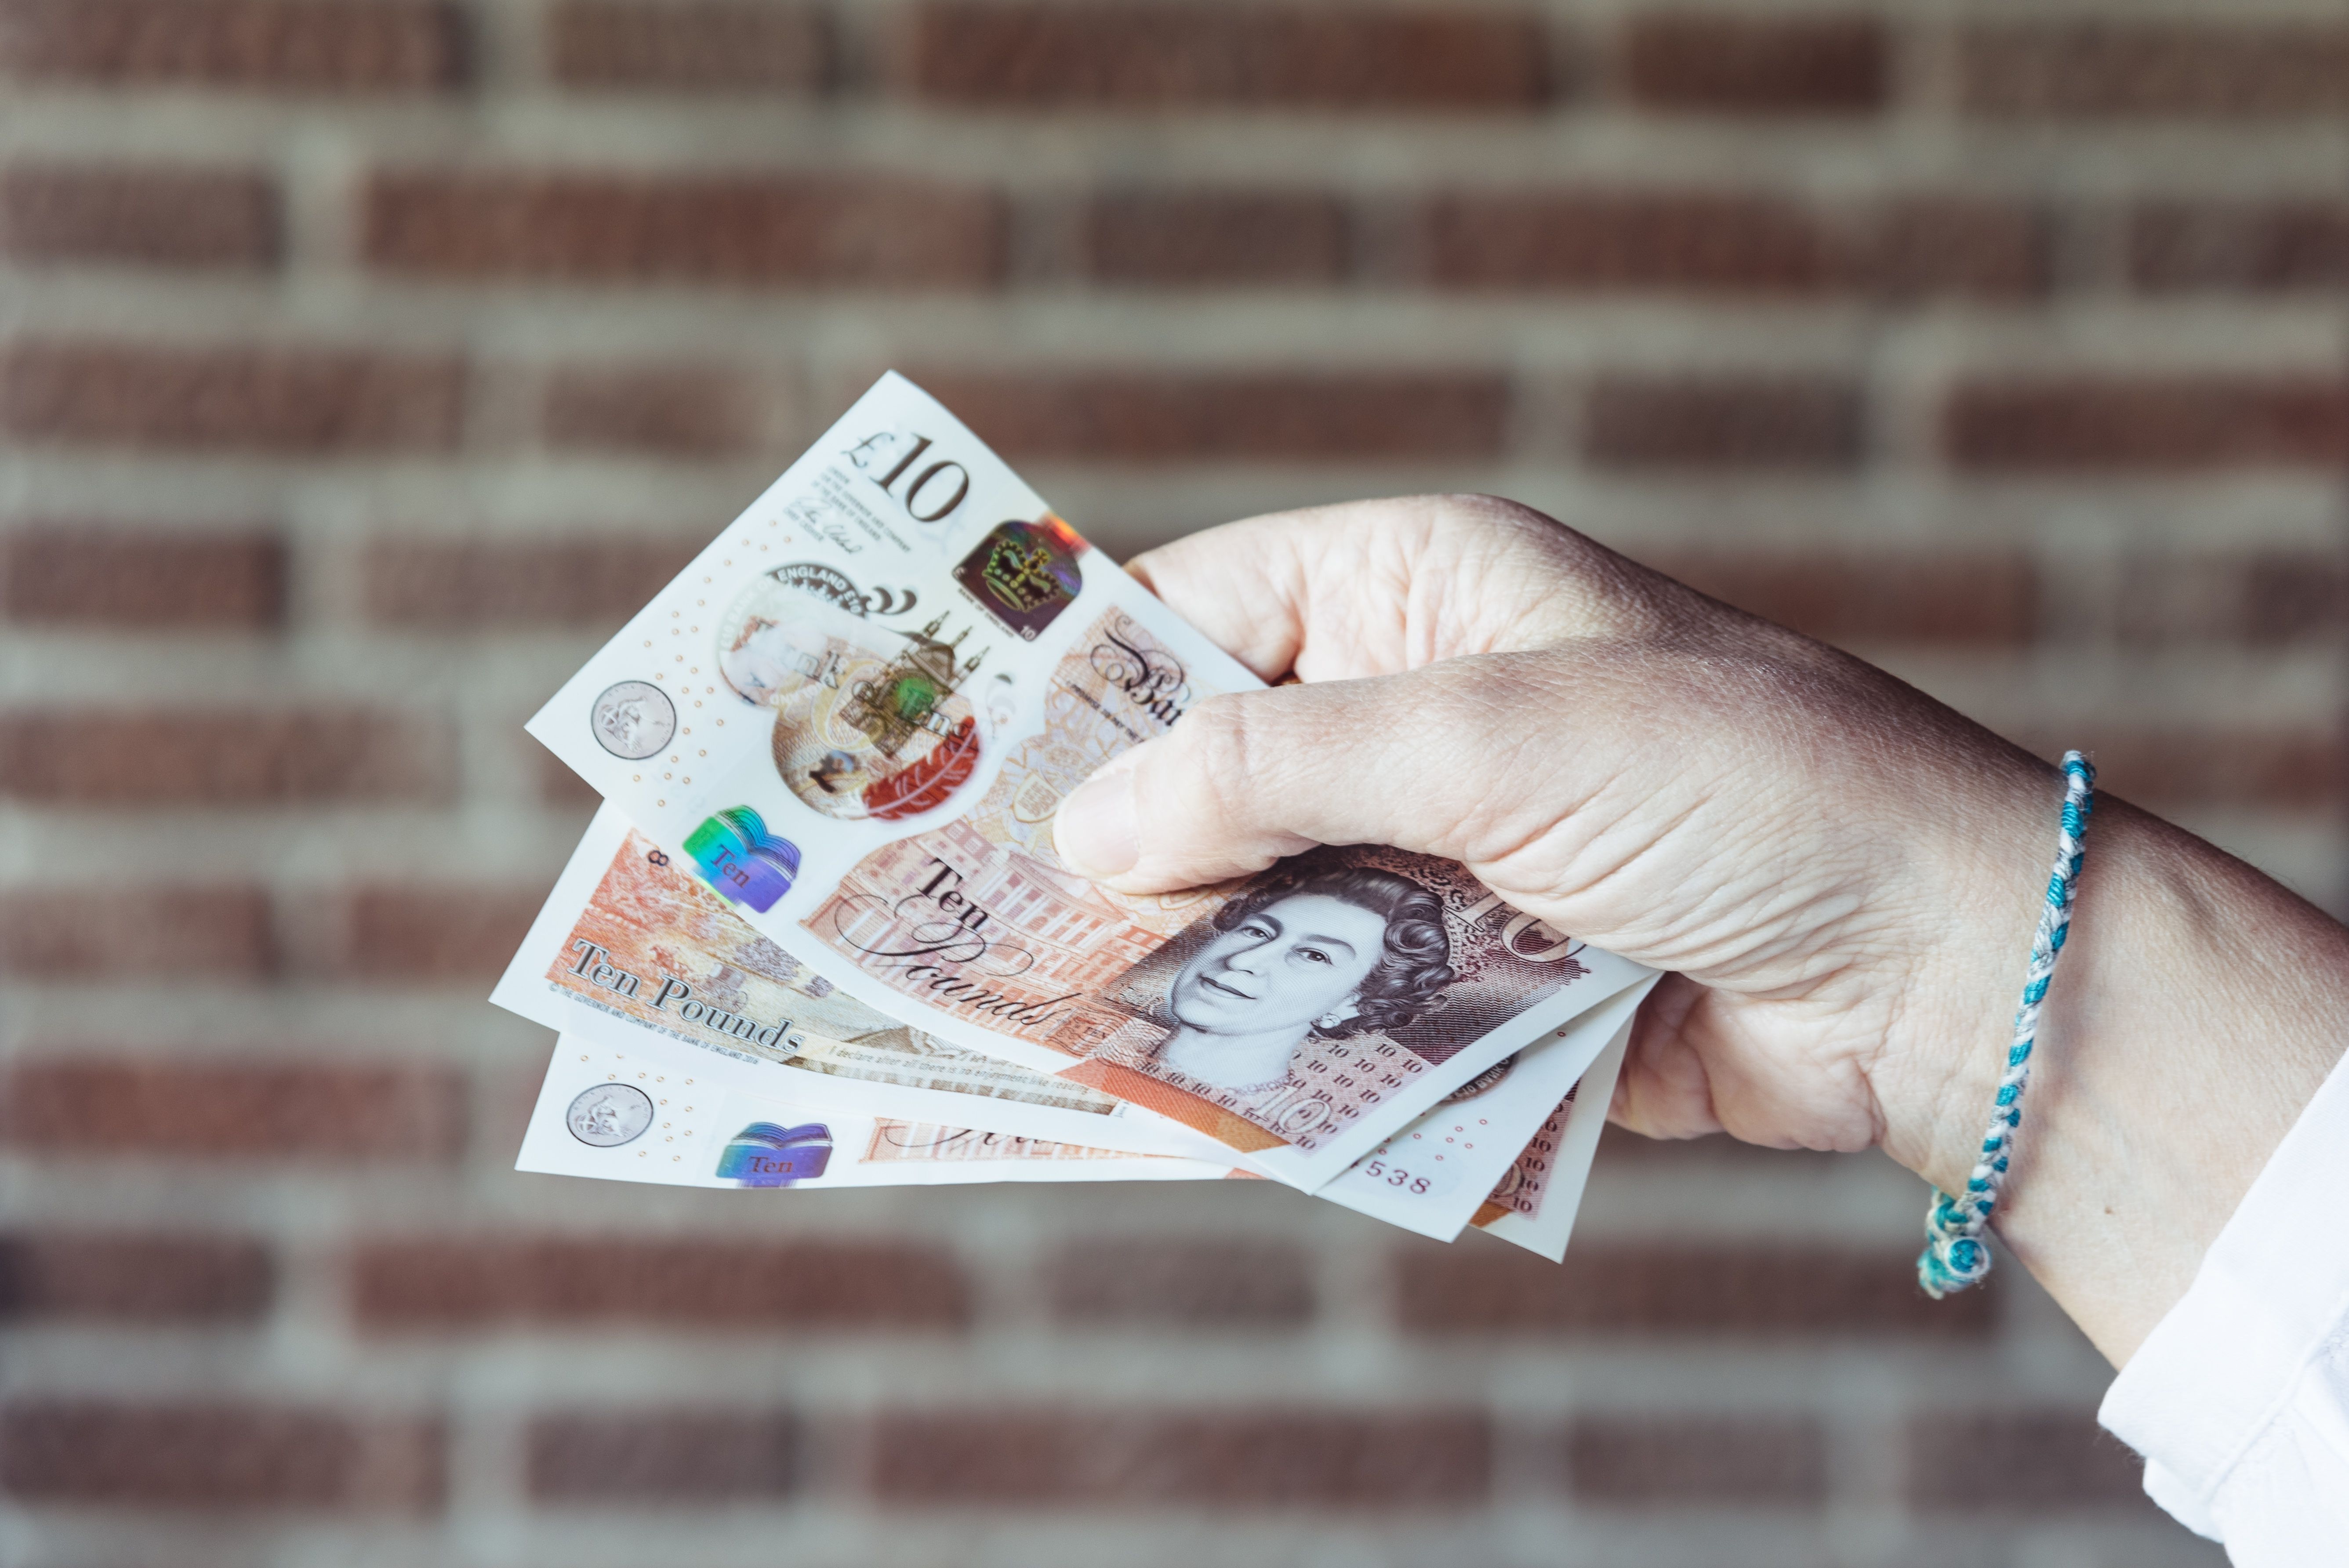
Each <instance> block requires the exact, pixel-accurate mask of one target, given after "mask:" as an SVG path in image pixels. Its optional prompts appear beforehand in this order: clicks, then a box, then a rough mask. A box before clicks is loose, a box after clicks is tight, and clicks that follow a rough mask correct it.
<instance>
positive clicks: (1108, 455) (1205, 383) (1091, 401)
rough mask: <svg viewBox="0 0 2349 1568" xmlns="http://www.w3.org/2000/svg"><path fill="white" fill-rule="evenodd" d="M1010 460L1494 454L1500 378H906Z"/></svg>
mask: <svg viewBox="0 0 2349 1568" xmlns="http://www.w3.org/2000/svg"><path fill="white" fill-rule="evenodd" d="M915 378H916V380H917V381H919V382H920V384H921V385H922V386H923V387H926V388H927V389H928V390H929V391H930V392H931V394H932V395H933V396H935V397H937V398H938V399H939V400H940V401H941V402H943V403H945V404H946V405H947V407H950V408H956V409H959V410H961V411H962V413H963V417H964V418H967V419H968V421H969V422H970V427H971V428H972V429H973V430H975V431H977V432H978V436H979V438H980V439H982V440H984V441H986V442H987V443H988V445H989V446H991V447H993V448H995V449H997V450H998V451H999V452H1002V453H1003V454H1004V455H1005V456H1006V457H1008V458H1010V459H1013V460H1014V461H1017V460H1019V459H1022V458H1073V459H1086V460H1090V461H1096V462H1105V461H1120V460H1123V461H1133V462H1170V461H1186V460H1199V459H1227V460H1259V461H1280V460H1296V461H1332V460H1340V459H1383V460H1387V461H1401V460H1409V459H1441V458H1490V457H1495V456H1497V455H1499V453H1500V451H1501V449H1502V442H1503V439H1504V437H1505V433H1506V424H1507V418H1508V403H1509V387H1508V382H1507V379H1506V377H1503V376H1501V375H1499V374H1497V373H1493V372H1485V371H1474V370H1463V371H1443V370H1373V369H1364V370H1359V371H1351V372H1339V371H1264V372H1256V373H1249V372H1244V371H1179V370H1168V371H1144V370H1099V371H1074V370H1072V371H1065V372H1059V373H1053V372H1042V371H1040V372H1033V373H1027V374H1011V373H989V372H962V371H935V372H926V373H924V374H921V375H917V376H916V377H915Z"/></svg>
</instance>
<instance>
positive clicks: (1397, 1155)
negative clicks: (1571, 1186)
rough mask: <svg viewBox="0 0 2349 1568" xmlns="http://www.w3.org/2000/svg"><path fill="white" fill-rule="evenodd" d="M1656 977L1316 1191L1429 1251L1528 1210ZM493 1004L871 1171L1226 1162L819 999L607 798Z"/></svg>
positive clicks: (564, 1068) (1106, 1106) (597, 1160)
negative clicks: (816, 1120)
mask: <svg viewBox="0 0 2349 1568" xmlns="http://www.w3.org/2000/svg"><path fill="white" fill-rule="evenodd" d="M1650 984H1651V982H1649V981H1645V980H1643V981H1641V982H1639V983H1638V984H1635V985H1632V986H1630V987H1629V988H1628V989H1626V990H1624V991H1622V992H1619V993H1618V994H1617V995H1614V996H1612V997H1610V998H1609V999H1608V1000H1607V1001H1606V1002H1604V1003H1601V1004H1600V1005H1599V1006H1596V1007H1593V1008H1591V1009H1590V1010H1589V1011H1588V1013H1587V1014H1585V1015H1584V1016H1582V1017H1580V1018H1578V1019H1576V1020H1574V1021H1573V1022H1572V1023H1571V1024H1568V1025H1567V1026H1563V1027H1561V1028H1559V1029H1557V1030H1556V1031H1554V1032H1553V1034H1552V1035H1551V1036H1550V1037H1547V1038H1545V1039H1543V1040H1540V1041H1537V1042H1536V1043H1535V1044H1534V1045H1532V1046H1529V1047H1526V1049H1524V1050H1522V1051H1520V1052H1519V1053H1517V1055H1516V1057H1511V1058H1509V1059H1508V1060H1506V1061H1504V1062H1501V1063H1499V1064H1496V1065H1495V1066H1494V1067H1493V1068H1487V1069H1486V1070H1485V1072H1483V1073H1480V1074H1478V1075H1477V1076H1476V1078H1474V1079H1471V1080H1470V1081H1469V1082H1468V1083H1467V1084H1466V1085H1464V1086H1463V1087H1462V1088H1459V1089H1457V1090H1455V1091H1454V1093H1453V1094H1452V1095H1450V1096H1449V1097H1447V1099H1445V1101H1444V1104H1442V1105H1440V1106H1438V1107H1437V1108H1436V1109H1434V1110H1433V1111H1430V1112H1428V1113H1427V1114H1426V1115H1424V1116H1423V1117H1421V1118H1420V1119H1418V1120H1417V1121H1415V1122H1413V1123H1412V1124H1411V1125H1410V1126H1409V1127H1407V1128H1405V1129H1403V1130H1401V1131H1400V1132H1398V1133H1396V1134H1394V1135H1393V1136H1392V1137H1391V1138H1390V1139H1389V1140H1387V1141H1386V1142H1385V1143H1382V1144H1381V1145H1380V1146H1379V1147H1378V1148H1376V1149H1374V1150H1371V1152H1370V1153H1369V1154H1367V1155H1365V1156H1363V1157H1362V1159H1361V1160H1360V1161H1356V1162H1355V1164H1354V1165H1353V1166H1352V1167H1350V1168H1349V1170H1348V1171H1347V1172H1346V1173H1345V1174H1344V1175H1342V1176H1341V1177H1340V1178H1339V1179H1338V1180H1336V1181H1332V1182H1330V1183H1329V1184H1328V1185H1326V1186H1324V1187H1323V1188H1322V1189H1321V1190H1320V1192H1319V1194H1318V1195H1319V1196H1321V1197H1325V1198H1329V1199H1330V1200H1331V1201H1333V1202H1339V1203H1341V1204H1343V1205H1345V1206H1346V1207H1349V1208H1351V1209H1354V1210H1356V1211H1358V1212H1362V1213H1365V1214H1369V1215H1371V1216H1373V1217H1375V1218H1378V1219H1381V1220H1386V1221H1389V1222H1392V1223H1395V1224H1398V1225H1401V1226H1402V1227H1404V1228H1406V1229H1409V1230H1414V1231H1418V1232H1420V1233H1423V1234H1426V1235H1431V1236H1435V1237H1438V1238H1439V1239H1443V1240H1450V1239H1451V1238H1452V1237H1453V1236H1454V1235H1456V1234H1457V1233H1459V1231H1460V1230H1461V1228H1462V1227H1463V1226H1464V1224H1466V1223H1467V1222H1469V1220H1470V1217H1471V1215H1472V1214H1478V1215H1486V1214H1489V1215H1491V1216H1497V1215H1499V1214H1501V1213H1503V1212H1522V1213H1526V1214H1531V1213H1533V1212H1536V1210H1537V1206H1538V1204H1539V1202H1540V1200H1541V1197H1542V1194H1543V1189H1544V1185H1545V1183H1546V1182H1547V1181H1548V1179H1549V1178H1550V1176H1551V1174H1552V1172H1553V1171H1554V1169H1555V1165H1556V1159H1555V1150H1556V1149H1557V1139H1558V1138H1559V1136H1560V1135H1561V1133H1562V1128H1561V1127H1559V1126H1557V1125H1546V1126H1543V1127H1540V1128H1539V1129H1537V1123H1543V1122H1544V1121H1545V1119H1548V1121H1549V1122H1550V1123H1556V1122H1557V1120H1558V1118H1559V1116H1560V1115H1561V1114H1562V1112H1563V1111H1564V1109H1565V1107H1562V1106H1557V1105H1554V1103H1553V1102H1554V1101H1555V1099H1556V1097H1557V1094H1558V1092H1559V1086H1560V1084H1561V1083H1562V1082H1565V1081H1570V1080H1568V1079H1567V1078H1562V1077H1561V1074H1562V1073H1563V1072H1565V1071H1567V1070H1569V1069H1570V1068H1571V1064H1572V1062H1573V1061H1575V1060H1578V1059H1579V1055H1580V1051H1581V1041H1582V1039H1583V1038H1584V1037H1587V1036H1588V1034H1590V1033H1591V1032H1593V1031H1595V1032H1597V1033H1598V1034H1599V1035H1601V1036H1611V1035H1612V1034H1613V1033H1614V1032H1615V1031H1617V1029H1618V1028H1619V1026H1620V1025H1621V1024H1623V1023H1624V1022H1626V1021H1628V1019H1629V1017H1630V1014H1631V1012H1632V1011H1633V1010H1634V1009H1635V1008H1636V1007H1637V1006H1638V1005H1639V1002H1640V999H1641V998H1642V997H1644V996H1645V995H1646V993H1647V990H1648V987H1649V985H1650ZM492 1000H493V1001H496V1002H498V1003H499V1004H500V1005H502V1006H507V1007H509V1008H511V1009H512V1010H513V1011H515V1012H517V1013H520V1014H522V1015H523V1016H525V1017H529V1018H532V1019H533V1020H535V1021H537V1022H539V1023H543V1024H544V1025H546V1026H548V1027H550V1028H553V1029H555V1030H557V1031H559V1032H562V1033H564V1034H565V1035H567V1036H568V1037H570V1039H571V1041H572V1042H573V1044H574V1048H576V1049H585V1048H588V1047H606V1048H608V1049H609V1050H611V1051H615V1052H618V1053H621V1054H622V1055H623V1056H624V1057H627V1058H628V1059H632V1060H635V1061H636V1062H638V1063H645V1062H652V1061H657V1062H660V1063H664V1064H672V1065H675V1066H676V1067H677V1068H678V1072H679V1073H680V1074H684V1075H688V1076H691V1077H692V1078H694V1079H695V1080H696V1083H697V1085H698V1086H699V1087H701V1088H705V1089H707V1090H709V1091H712V1092H714V1091H715V1090H717V1089H719V1088H727V1087H733V1088H740V1089H742V1090H744V1091H745V1092H746V1093H747V1094H749V1095H750V1097H752V1098H753V1099H770V1100H779V1101H785V1102H790V1103H793V1104H795V1105H797V1106H799V1107H800V1108H801V1109H805V1110H808V1111H809V1112H810V1113H811V1114H814V1113H818V1112H821V1113H823V1114H827V1115H833V1116H835V1117H837V1116H839V1115H843V1114H844V1115H848V1116H853V1117H858V1118H862V1119H864V1120H862V1121H860V1122H859V1123H858V1125H865V1124H866V1123H867V1122H869V1124H870V1125H871V1126H872V1127H874V1128H875V1129H878V1130H880V1131H877V1132H875V1133H874V1135H873V1139H872V1140H868V1146H867V1148H866V1150H865V1154H864V1158H865V1160H866V1161H889V1160H893V1159H905V1158H915V1157H916V1156H913V1155H910V1154H904V1153H901V1152H900V1151H901V1150H924V1151H930V1152H926V1153H925V1154H923V1155H921V1156H919V1157H921V1158H934V1159H1000V1158H1004V1157H1006V1156H1005V1154H1004V1152H1003V1151H1004V1150H1020V1151H1023V1153H1024V1155H1025V1157H1028V1158H1060V1159H1074V1158H1082V1159H1092V1158H1095V1157H1096V1155H1095V1153H1094V1152H1093V1151H1095V1150H1102V1149H1104V1148H1106V1149H1109V1150H1112V1151H1115V1152H1122V1153H1156V1154H1174V1155H1187V1156H1190V1157H1194V1158H1203V1159H1206V1160H1208V1161H1210V1162H1213V1161H1215V1159H1216V1155H1217V1154H1218V1153H1219V1151H1220V1146H1219V1145H1216V1144H1215V1143H1213V1142H1212V1141H1211V1140H1206V1139H1205V1138H1203V1137H1202V1136H1201V1135H1199V1134H1198V1133H1196V1132H1194V1131H1191V1130H1188V1129H1185V1128H1183V1127H1180V1126H1178V1125H1176V1124H1174V1123H1171V1122H1167V1121H1164V1120H1163V1119H1159V1118H1157V1117H1154V1116H1152V1115H1150V1114H1149V1113H1147V1112H1141V1111H1135V1110H1133V1109H1131V1108H1128V1107H1126V1106H1125V1105H1124V1104H1123V1103H1122V1102H1121V1101H1119V1100H1117V1099H1113V1098H1112V1097H1111V1096H1108V1095H1106V1094H1102V1093H1101V1092H1100V1091H1098V1090H1093V1089H1087V1088H1082V1087H1081V1086H1072V1085H1071V1084H1070V1083H1069V1082H1068V1081H1067V1080H1065V1079H1062V1078H1053V1077H1049V1076H1047V1075H1044V1074H1040V1073H1031V1072H1030V1071H1028V1070H1027V1069H1026V1068H1019V1067H1014V1066H1012V1065H1010V1064H1009V1063H1005V1062H1001V1061H999V1060H997V1059H996V1058H994V1057H987V1056H981V1055H978V1054H976V1053H972V1052H965V1051H961V1050H958V1049H957V1048H956V1047H951V1046H947V1045H945V1044H943V1043H941V1042H937V1041H935V1040H930V1039H928V1038H927V1037H924V1036H922V1035H921V1034H920V1033H919V1032H918V1031H916V1030H912V1029H909V1028H907V1027H906V1026H903V1025H899V1024H895V1023H894V1022H893V1021H892V1020H890V1019H889V1018H887V1017H885V1016H882V1015H880V1014H877V1013H874V1012H873V1011H872V1010H871V1009H869V1008H866V1007H865V1006H864V1004H862V1003H860V1002H857V1001H855V1000H854V998H852V997H848V996H845V995H843V994H841V993H839V992H838V991H836V990H833V989H832V988H831V987H830V986H828V985H825V984H824V983H823V981H822V979H821V978H820V977H815V976H813V975H812V974H811V972H809V971H807V970H806V969H805V968H804V967H803V966H802V965H797V964H796V963H795V961H793V960H792V958H791V957H790V956H789V955H788V954H783V953H782V952H781V950H780V949H778V948H776V947H774V945H773V944H771V943H770V942H768V941H767V939H766V938H764V937H762V936H761V935H760V934H758V932H756V931H755V930H753V929H752V928H751V927H750V925H749V924H747V923H745V922H744V921H742V920H741V919H740V917H739V916H738V915H737V914H736V913H733V910H732V906H731V905H730V904H729V903H727V902H726V901H725V900H723V899H721V898H719V896H718V895H717V893H716V892H714V891H712V890H711V889H710V887H709V885H708V884H707V883H705V882H701V881H700V880H699V879H698V878H695V877H691V876H688V875H686V874H685V873H684V872H681V871H679V870H678V869H677V867H676V866H675V865H674V863H673V862H671V861H670V860H669V857H668V856H667V854H665V853H664V852H663V851H660V850H658V849H657V848H656V847H654V846H653V845H652V843H651V842H650V841H648V840H647V839H646V838H644V837H643V835H641V834H639V833H637V832H636V831H635V830H633V829H632V828H631V827H630V826H629V825H628V823H627V820H626V818H625V817H623V816H622V815H621V814H620V812H619V811H618V810H617V809H616V808H614V807H612V806H611V805H609V804H606V805H605V806H604V807H603V808H602V809H601V810H598V811H597V813H596V815H595V820H593V821H592V822H591V823H590V824H589V825H588V829H587V831H586V833H585V835H584V836H583V837H582V839H581V840H580V842H579V846H578V848H577V850H576V851H574V853H573V855H572V858H571V861H570V863H569V864H568V865H566V866H565V867H564V872H563V874H562V875H561V877H559V878H558V879H557V881H556V882H555V886H554V892H552V893H551V894H550V895H549V897H548V899H547V902H546V904H545V906H544V908H543V909H542V911H541V912H540V914H539V917H538V919H537V920H536V921H535V922H534V923H533V926H532V929H531V932H530V934H529V935H528V936H527V937H525V938H524V940H523V944H522V947H521V949H520V950H519V951H518V952H517V953H516V954H515V956H514V959H513V962H512V964H511V965H508V967H507V970H506V973H505V975H504V976H503V977H502V979H501V980H500V981H499V983H498V986H497V989H496V990H495V991H494V992H493V993H492ZM688 1003H697V1004H698V1005H697V1006H692V1007H688V1006H687V1004H688ZM583 1059H584V1058H583ZM598 1059H601V1058H598ZM569 1061H570V1057H566V1056H565V1055H564V1053H563V1052H560V1051H558V1052H557V1054H556V1057H555V1059H554V1064H553V1066H552V1068H551V1069H550V1075H551V1077H557V1076H559V1077H563V1081H564V1083H569V1082H570V1079H571V1077H575V1076H576V1075H575V1069H572V1068H569V1067H568V1065H567V1064H568V1063H569ZM639 1070H640V1071H642V1070H647V1069H645V1068H639ZM566 1074H567V1075H569V1076H564V1075H566ZM548 1092H549V1093H550V1094H552V1093H554V1090H549V1091H548ZM582 1092H584V1091H582ZM1072 1097H1075V1098H1072ZM1568 1104H1569V1105H1570V1104H1571V1101H1570V1100H1569V1101H1568ZM1602 1109H1603V1106H1602ZM936 1118H945V1119H944V1120H940V1119H936ZM568 1125H569V1130H571V1131H572V1132H573V1133H574V1137H575V1136H578V1125H577V1124H576V1123H575V1122H574V1123H572V1124H568ZM1545 1139H1547V1140H1548V1141H1544V1140H1545ZM556 1147H557V1148H558V1149H560V1150H563V1152H564V1154H565V1155H567V1156H568V1157H569V1158H570V1161H571V1162H572V1163H574V1164H576V1163H578V1162H579V1161H587V1162H589V1163H592V1164H595V1165H596V1166H597V1167H599V1168H601V1169H605V1170H608V1169H609V1168H610V1166H611V1164H612V1161H611V1160H610V1159H608V1158H605V1157H602V1156H599V1155H586V1154H581V1153H580V1152H579V1151H578V1150H573V1149H570V1148H569V1146H568V1145H565V1144H563V1143H561V1141H560V1140H557V1143H556ZM639 1152H641V1151H639ZM639 1168H641V1169H651V1167H649V1166H642V1167H639ZM1480 1205H1482V1208H1480ZM1553 1212H1555V1211H1553Z"/></svg>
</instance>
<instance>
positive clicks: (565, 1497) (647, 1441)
mask: <svg viewBox="0 0 2349 1568" xmlns="http://www.w3.org/2000/svg"><path fill="white" fill-rule="evenodd" d="M798 1440H799V1434H798V1429H797V1425H796V1423H795V1422H793V1421H792V1418H791V1417H790V1416H788V1415H766V1414H745V1413H740V1412H735V1411H716V1410H672V1409H654V1410H627V1411H604V1410H597V1411H564V1412H560V1413H549V1414H543V1415H539V1416H536V1417H533V1418H532V1420H531V1423H530V1434H529V1439H528V1449H529V1458H528V1460H527V1464H528V1472H529V1480H528V1486H529V1490H530V1495H531V1497H532V1499H533V1501H538V1502H553V1503H564V1504H566V1505H569V1506H572V1507H579V1506H583V1505H585V1506H595V1505H597V1504H603V1505H606V1506H617V1507H630V1506H636V1507H641V1506H644V1505H647V1504H661V1503H670V1504H676V1505H679V1506H685V1505H691V1504H706V1503H711V1502H737V1501H764V1500H771V1499H775V1498H781V1497H785V1496H788V1495H789V1494H790V1493H791V1492H792V1490H793V1487H794V1485H795V1484H796V1482H797V1480H798V1472H799V1464H798V1459H797V1453H798Z"/></svg>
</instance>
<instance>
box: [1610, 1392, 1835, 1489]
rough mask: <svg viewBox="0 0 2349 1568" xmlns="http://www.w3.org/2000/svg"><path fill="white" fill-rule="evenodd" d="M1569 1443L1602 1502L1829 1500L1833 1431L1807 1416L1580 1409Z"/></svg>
mask: <svg viewBox="0 0 2349 1568" xmlns="http://www.w3.org/2000/svg"><path fill="white" fill-rule="evenodd" d="M1565 1449H1566V1459H1567V1475H1568V1485H1569V1486H1570V1488H1571V1490H1572V1491H1573V1493H1574V1496H1575V1498H1576V1499H1577V1500H1578V1501H1583V1502H1591V1503H1598V1504H1600V1505H1601V1506H1612V1507H1643V1506H1652V1505H1654V1504H1657V1503H1669V1504H1674V1505H1678V1506H1681V1507H1686V1506H1689V1505H1691V1504H1744V1505H1747V1506H1754V1507H1775V1508H1804V1507H1816V1506H1818V1505H1819V1504H1821V1503H1823V1502H1825V1501H1826V1491H1827V1471H1826V1434H1825V1432H1824V1431H1823V1430H1822V1429H1821V1428H1820V1426H1819V1423H1818V1422H1817V1421H1816V1420H1813V1419H1810V1418H1806V1417H1799V1416H1679V1415H1654V1414H1646V1413H1634V1414H1626V1415H1589V1416H1582V1417H1578V1418H1576V1419H1575V1421H1574V1422H1573V1423H1572V1425H1570V1426H1569V1427H1568V1429H1567V1433H1566V1443H1565Z"/></svg>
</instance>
